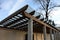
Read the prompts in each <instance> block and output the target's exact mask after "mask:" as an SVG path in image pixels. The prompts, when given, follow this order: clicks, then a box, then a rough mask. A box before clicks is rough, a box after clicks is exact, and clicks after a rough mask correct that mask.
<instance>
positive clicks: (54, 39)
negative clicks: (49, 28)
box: [53, 31, 56, 40]
mask: <svg viewBox="0 0 60 40" xmlns="http://www.w3.org/2000/svg"><path fill="white" fill-rule="evenodd" d="M53 32H54V40H56V32H55V31H53Z"/></svg>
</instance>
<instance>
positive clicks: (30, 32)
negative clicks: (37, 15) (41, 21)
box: [28, 19, 33, 40]
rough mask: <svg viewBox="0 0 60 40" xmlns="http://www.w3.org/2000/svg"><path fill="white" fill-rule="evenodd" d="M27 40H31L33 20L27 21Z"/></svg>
mask: <svg viewBox="0 0 60 40" xmlns="http://www.w3.org/2000/svg"><path fill="white" fill-rule="evenodd" d="M28 40H33V20H32V19H30V20H29V21H28Z"/></svg>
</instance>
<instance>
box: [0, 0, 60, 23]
mask: <svg viewBox="0 0 60 40" xmlns="http://www.w3.org/2000/svg"><path fill="white" fill-rule="evenodd" d="M54 2H56V3H57V4H58V5H59V4H60V0H58V1H57V0H55V1H54ZM26 4H28V5H29V6H31V7H32V8H33V9H37V8H38V7H37V6H38V5H37V6H36V4H34V2H33V1H32V0H0V21H1V20H3V19H4V18H6V17H7V16H9V15H11V14H12V13H13V12H15V11H16V10H18V9H20V8H21V7H22V6H24V5H26ZM51 13H52V14H51V16H52V17H51V19H52V20H54V21H55V23H56V24H60V19H59V18H60V7H58V8H54V10H53V11H52V12H51Z"/></svg>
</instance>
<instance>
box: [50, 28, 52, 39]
mask: <svg viewBox="0 0 60 40" xmlns="http://www.w3.org/2000/svg"><path fill="white" fill-rule="evenodd" d="M50 40H52V29H50Z"/></svg>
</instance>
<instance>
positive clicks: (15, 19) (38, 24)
mask: <svg viewBox="0 0 60 40" xmlns="http://www.w3.org/2000/svg"><path fill="white" fill-rule="evenodd" d="M27 9H28V5H26V6H24V7H23V8H21V9H19V10H18V11H16V12H15V13H13V14H11V15H10V16H8V17H7V18H5V19H4V20H2V21H1V22H0V28H1V29H13V30H22V31H28V40H33V36H32V35H33V32H41V33H42V32H43V33H44V40H46V33H50V38H51V40H52V33H53V34H54V40H59V38H57V39H56V33H59V32H60V30H58V29H57V28H55V27H53V26H51V25H48V24H46V23H44V21H41V20H40V19H39V18H40V15H38V16H33V15H34V14H35V11H34V10H33V11H32V12H30V13H27V12H26V10H27ZM42 29H43V30H42ZM47 30H48V31H47Z"/></svg>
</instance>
